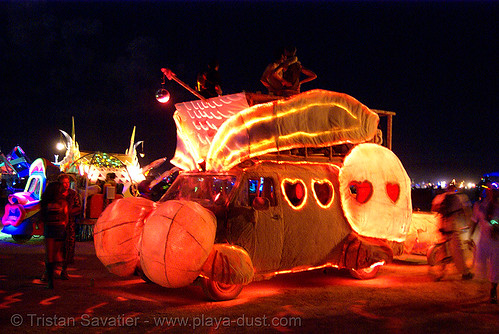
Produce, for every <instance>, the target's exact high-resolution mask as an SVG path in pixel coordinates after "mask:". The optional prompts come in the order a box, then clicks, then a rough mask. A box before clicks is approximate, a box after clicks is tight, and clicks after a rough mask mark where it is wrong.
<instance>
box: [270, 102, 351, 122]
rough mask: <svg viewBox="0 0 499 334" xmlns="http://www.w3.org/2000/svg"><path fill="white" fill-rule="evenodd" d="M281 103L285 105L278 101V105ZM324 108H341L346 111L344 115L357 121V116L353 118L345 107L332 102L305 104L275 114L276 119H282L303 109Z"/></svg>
mask: <svg viewBox="0 0 499 334" xmlns="http://www.w3.org/2000/svg"><path fill="white" fill-rule="evenodd" d="M283 103H286V101H278V104H283ZM324 106H327V107H333V106H334V107H338V108H341V109H343V110H345V111H346V113H347V114H348V115H350V116H351V117H352V118H353V119H357V116H355V115H354V114H353V113H352V112H351V111H350V110H348V109H347V108H346V107H344V106H342V105H340V104H338V103H334V102H328V103H310V104H307V105H306V106H303V107H302V108H292V109H290V110H288V111H286V112H281V113H280V114H277V115H276V116H277V117H284V116H287V115H288V114H293V113H296V112H301V111H303V110H305V109H308V108H313V107H324Z"/></svg>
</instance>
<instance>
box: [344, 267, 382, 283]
mask: <svg viewBox="0 0 499 334" xmlns="http://www.w3.org/2000/svg"><path fill="white" fill-rule="evenodd" d="M379 267H380V266H374V267H368V268H363V269H357V270H355V269H350V275H352V276H353V277H354V278H356V279H362V280H364V279H372V278H374V277H376V275H378V272H379Z"/></svg>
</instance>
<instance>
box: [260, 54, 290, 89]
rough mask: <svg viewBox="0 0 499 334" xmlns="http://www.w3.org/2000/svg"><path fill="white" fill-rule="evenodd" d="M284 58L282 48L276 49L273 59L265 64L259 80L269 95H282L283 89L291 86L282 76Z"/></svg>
mask: <svg viewBox="0 0 499 334" xmlns="http://www.w3.org/2000/svg"><path fill="white" fill-rule="evenodd" d="M285 59H286V56H285V55H284V49H283V48H282V49H279V50H277V51H276V52H275V54H274V61H273V62H272V63H270V64H269V65H267V67H266V68H265V71H263V74H262V76H261V78H260V82H261V83H262V85H264V86H265V87H266V88H267V90H268V92H269V95H277V96H282V94H283V89H285V88H286V87H291V83H289V82H287V81H286V80H284V78H283V77H282V75H283V72H284V66H283V62H284V60H285Z"/></svg>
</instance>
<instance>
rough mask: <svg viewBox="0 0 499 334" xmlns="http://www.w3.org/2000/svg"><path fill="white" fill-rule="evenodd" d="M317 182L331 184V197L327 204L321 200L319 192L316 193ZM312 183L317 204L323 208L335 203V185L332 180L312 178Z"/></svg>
mask: <svg viewBox="0 0 499 334" xmlns="http://www.w3.org/2000/svg"><path fill="white" fill-rule="evenodd" d="M315 183H318V184H324V183H327V184H329V185H330V186H331V199H330V200H329V202H327V203H326V205H324V204H322V203H321V201H320V200H319V198H318V197H317V194H316V193H315V187H314V184H315ZM310 185H311V187H312V194H314V198H315V201H316V202H317V205H318V206H320V207H321V208H323V209H327V208H329V207H330V206H331V205H332V204H333V201H334V187H333V183H332V182H331V181H329V180H328V179H322V180H318V179H312V182H311V184H310Z"/></svg>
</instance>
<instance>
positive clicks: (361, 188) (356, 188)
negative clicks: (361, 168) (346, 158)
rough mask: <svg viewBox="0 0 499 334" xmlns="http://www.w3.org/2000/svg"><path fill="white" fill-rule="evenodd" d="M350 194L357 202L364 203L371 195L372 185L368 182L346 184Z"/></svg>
mask: <svg viewBox="0 0 499 334" xmlns="http://www.w3.org/2000/svg"><path fill="white" fill-rule="evenodd" d="M348 189H349V190H350V194H351V195H352V196H353V197H354V198H355V199H356V200H357V201H358V202H359V203H362V204H364V203H366V202H367V201H369V199H370V198H371V196H372V195H373V185H372V184H371V182H369V181H362V182H359V181H352V182H350V183H349V184H348Z"/></svg>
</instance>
